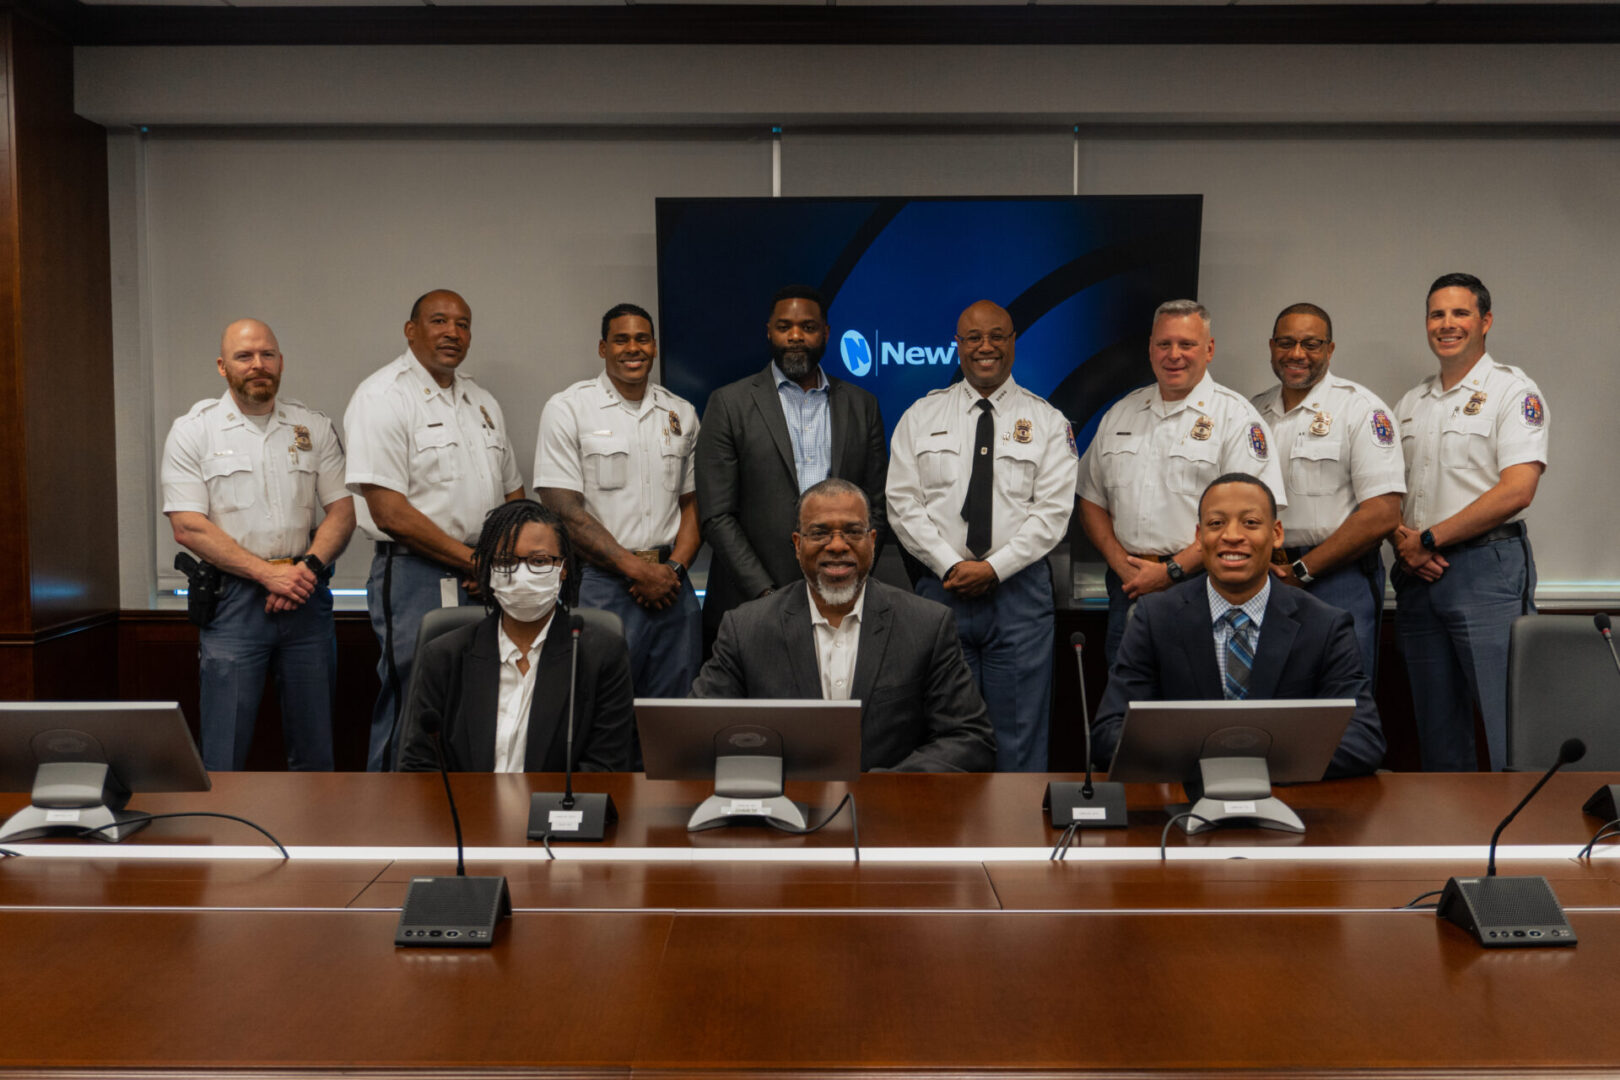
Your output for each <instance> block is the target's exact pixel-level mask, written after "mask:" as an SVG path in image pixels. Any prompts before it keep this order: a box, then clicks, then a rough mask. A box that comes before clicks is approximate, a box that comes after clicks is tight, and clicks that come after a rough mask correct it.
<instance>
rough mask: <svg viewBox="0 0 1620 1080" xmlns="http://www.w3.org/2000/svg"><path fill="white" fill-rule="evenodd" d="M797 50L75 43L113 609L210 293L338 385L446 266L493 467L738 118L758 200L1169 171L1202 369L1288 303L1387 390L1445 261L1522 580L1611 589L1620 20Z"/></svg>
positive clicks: (147, 528)
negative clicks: (89, 166)
mask: <svg viewBox="0 0 1620 1080" xmlns="http://www.w3.org/2000/svg"><path fill="white" fill-rule="evenodd" d="M812 52H813V54H814V55H813V59H810V60H807V59H806V57H805V55H804V54H803V51H801V50H774V49H758V48H748V49H725V48H721V47H713V48H699V47H688V48H629V49H610V48H606V47H596V46H589V47H578V48H572V49H553V48H544V47H534V48H529V47H487V48H466V49H460V48H441V49H436V50H431V52H428V51H424V50H421V49H411V48H370V49H367V48H327V47H318V48H317V47H310V48H237V49H230V48H193V49H157V48H154V49H81V50H79V53H78V57H77V61H78V108H79V111H80V112H81V113H84V114H85V115H87V116H89V117H90V118H92V119H96V120H99V121H101V122H103V123H107V124H109V125H110V126H111V127H112V129H113V133H112V135H111V136H110V145H111V151H112V170H111V171H112V179H111V191H110V193H109V195H110V200H111V207H112V220H113V229H114V252H113V255H114V290H115V308H114V323H115V334H116V338H117V349H118V352H117V365H118V374H117V379H118V385H117V387H116V388H115V389H116V391H117V398H118V401H119V413H118V425H119V427H118V437H119V444H120V448H121V451H122V452H121V455H120V462H121V464H120V476H119V482H120V483H119V490H120V508H119V509H120V525H121V533H122V536H123V541H124V546H123V549H122V553H121V557H122V564H121V565H122V583H123V603H124V605H125V606H127V607H146V606H149V605H150V604H151V603H152V602H153V597H154V594H155V590H156V589H157V588H158V587H159V585H160V580H159V578H158V576H157V575H156V573H155V572H154V569H155V568H156V567H158V566H166V565H167V564H168V562H169V559H170V555H171V552H172V550H173V543H172V540H170V539H169V538H168V535H167V530H166V529H165V528H163V527H162V526H161V525H160V524H159V523H158V515H157V510H156V501H157V500H156V494H155V477H156V458H157V454H158V453H159V452H160V450H161V445H162V439H163V435H164V433H165V432H166V431H167V428H168V425H169V423H170V421H171V420H172V419H173V418H174V417H175V416H176V415H178V414H179V413H180V412H183V411H184V409H185V408H186V407H187V406H189V404H190V403H191V402H192V401H195V400H197V399H198V398H201V397H205V396H208V397H212V396H217V394H218V393H219V392H220V391H221V390H222V389H223V387H222V385H221V380H220V379H219V377H218V375H217V374H216V373H215V372H214V371H213V365H212V360H213V357H214V355H215V354H216V352H217V336H218V332H219V328H220V327H221V325H222V324H223V323H224V322H225V321H227V320H228V319H230V318H232V317H235V316H237V315H241V314H248V313H251V314H255V315H257V316H259V317H261V318H265V319H266V320H268V321H269V322H270V323H271V324H272V325H273V326H275V327H276V328H277V330H278V332H279V334H280V337H281V342H282V346H283V349H284V351H285V352H286V354H287V358H288V361H287V362H288V367H287V372H286V374H285V377H284V383H283V385H284V393H286V394H287V395H289V396H292V397H297V398H299V399H301V400H304V401H305V402H306V403H308V404H310V405H313V406H315V407H318V408H322V409H324V410H326V411H327V412H328V413H331V414H333V415H334V416H340V415H341V413H342V411H343V407H344V404H345V403H346V401H347V398H348V394H349V391H350V390H351V389H352V388H353V386H354V384H355V383H356V382H358V381H359V379H360V378H362V377H363V376H364V375H365V374H366V373H367V372H368V371H370V370H372V369H373V368H375V367H377V366H378V365H380V364H382V363H384V362H386V361H387V360H389V359H391V358H392V357H394V356H395V355H397V354H398V353H399V352H400V351H401V350H402V348H403V343H402V338H401V332H400V327H401V324H402V322H403V321H404V317H405V314H406V306H407V305H408V303H409V301H410V300H411V299H412V298H413V297H414V296H415V295H417V294H418V293H420V292H422V291H424V290H425V289H427V288H430V287H434V286H438V285H441V284H447V285H450V286H452V287H455V288H458V289H461V290H462V291H463V292H464V293H465V294H466V295H467V296H468V299H469V300H470V302H471V303H472V305H473V309H474V316H475V335H474V344H473V351H472V355H471V359H470V361H469V364H470V366H471V370H473V371H474V372H475V374H476V375H477V376H478V377H479V379H480V380H481V381H482V382H484V383H485V384H486V385H487V386H489V387H490V388H491V389H492V390H493V391H494V392H495V393H496V394H497V395H498V396H499V397H500V399H501V400H502V402H503V404H504V405H505V408H506V411H507V415H508V420H509V423H510V425H511V427H512V430H513V435H514V440H515V442H516V444H517V446H518V447H519V457H520V462H521V464H522V466H523V471H524V474H525V479H528V476H529V471H530V468H531V466H532V452H533V449H532V448H533V445H534V435H535V424H536V421H537V418H538V414H539V410H540V407H541V406H542V405H543V403H544V401H545V399H546V398H547V397H548V396H549V395H550V394H552V393H554V392H556V391H557V390H559V389H561V388H562V387H564V386H566V385H567V384H568V383H570V382H572V381H574V380H575V379H578V378H583V377H587V376H589V375H591V374H593V373H594V372H595V371H596V370H597V369H598V365H599V362H598V361H597V360H596V357H595V349H594V344H595V340H596V337H597V333H596V327H595V326H594V325H593V324H594V320H595V318H596V316H597V315H598V314H599V313H600V311H601V310H603V309H604V308H605V307H607V306H608V305H609V304H611V303H613V302H614V301H617V300H620V299H635V300H640V301H642V302H647V303H649V304H650V303H651V301H652V300H653V299H654V296H655V293H654V248H653V240H654V238H653V199H654V198H655V197H656V196H659V195H728V194H731V195H761V194H768V193H769V192H770V190H771V163H772V158H771V155H772V148H771V144H770V140H769V136H768V131H769V125H770V123H773V122H781V123H784V124H785V125H786V127H787V132H786V134H785V135H784V137H783V140H782V146H781V168H782V193H783V194H785V195H854V194H875V193H884V194H1011V195H1021V194H1062V193H1066V192H1069V191H1071V190H1074V189H1075V188H1076V181H1078V183H1077V188H1078V190H1079V191H1080V192H1081V193H1083V194H1120V193H1158V192H1176V193H1181V192H1201V193H1203V194H1204V196H1205V203H1204V214H1205V218H1204V242H1203V253H1202V255H1203V258H1202V264H1203V265H1202V272H1201V279H1202V282H1203V288H1202V294H1203V295H1202V296H1201V299H1203V300H1204V301H1205V302H1206V303H1208V304H1209V305H1210V306H1211V307H1212V308H1213V310H1214V312H1215V316H1216V323H1215V336H1216V342H1217V346H1216V367H1215V373H1216V376H1217V377H1218V378H1220V379H1222V380H1223V381H1225V382H1227V383H1229V384H1231V385H1233V386H1235V387H1238V388H1239V389H1242V390H1244V391H1246V392H1253V391H1256V390H1259V389H1261V388H1262V387H1263V386H1265V385H1266V384H1267V382H1268V380H1269V373H1268V371H1267V369H1266V365H1265V350H1264V339H1265V337H1266V335H1267V333H1268V331H1269V329H1270V319H1271V317H1272V315H1273V314H1274V313H1275V311H1276V310H1277V309H1278V308H1279V307H1281V306H1282V305H1284V304H1286V303H1289V302H1292V301H1294V300H1299V299H1311V300H1314V301H1316V302H1319V303H1321V304H1323V305H1324V306H1326V307H1327V308H1328V309H1329V310H1330V311H1331V312H1332V313H1333V315H1334V319H1335V329H1336V332H1337V333H1336V336H1337V338H1338V341H1339V343H1340V344H1339V349H1338V352H1337V354H1336V356H1335V367H1336V369H1337V370H1340V371H1341V372H1342V373H1344V374H1346V375H1348V376H1350V377H1352V378H1356V379H1359V380H1360V381H1363V382H1365V383H1367V384H1368V385H1370V386H1371V387H1373V388H1374V389H1375V390H1376V391H1378V392H1379V393H1380V394H1382V395H1384V396H1385V397H1386V398H1387V399H1388V400H1389V401H1390V403H1391V404H1393V403H1394V400H1395V399H1396V398H1397V397H1399V395H1400V394H1401V393H1402V392H1403V391H1404V390H1405V389H1406V388H1407V387H1408V386H1410V385H1411V384H1412V383H1414V382H1416V381H1417V380H1418V379H1419V378H1421V377H1422V376H1423V375H1424V374H1426V373H1427V372H1428V371H1429V369H1430V366H1431V364H1432V360H1431V358H1430V357H1429V355H1428V352H1427V350H1426V348H1425V346H1424V341H1423V324H1422V300H1423V295H1422V293H1423V289H1424V287H1425V286H1426V285H1427V283H1428V282H1429V280H1430V279H1431V278H1433V277H1434V276H1435V275H1436V274H1438V273H1440V272H1443V271H1446V270H1452V269H1468V270H1471V271H1473V272H1475V273H1478V274H1479V275H1480V276H1481V277H1483V278H1484V279H1485V280H1486V281H1487V282H1488V283H1489V284H1490V285H1491V287H1492V290H1493V292H1494V293H1495V294H1496V298H1497V312H1498V315H1497V323H1496V330H1495V332H1493V334H1492V335H1491V345H1492V351H1493V353H1494V354H1495V355H1496V356H1498V357H1499V358H1500V359H1502V360H1504V361H1506V362H1509V363H1515V364H1520V365H1522V366H1523V367H1525V368H1526V369H1527V370H1528V371H1529V372H1530V373H1531V374H1532V376H1533V377H1535V378H1536V379H1538V380H1539V382H1540V383H1541V386H1542V389H1543V390H1544V392H1545V394H1546V397H1547V399H1548V401H1549V403H1550V411H1551V416H1552V422H1553V425H1554V435H1553V441H1552V446H1553V457H1554V460H1553V465H1552V468H1551V469H1550V470H1549V472H1548V474H1547V476H1546V478H1545V480H1544V481H1543V486H1542V491H1541V494H1540V496H1539V497H1538V500H1537V503H1536V506H1535V508H1534V510H1533V511H1532V516H1531V521H1532V527H1533V530H1534V535H1535V542H1536V550H1537V555H1538V560H1539V562H1540V567H1541V576H1542V590H1541V595H1542V597H1543V599H1544V600H1554V599H1557V598H1559V597H1584V598H1590V599H1598V598H1606V597H1612V596H1620V552H1616V551H1615V550H1614V548H1613V546H1612V545H1608V544H1604V543H1599V542H1598V538H1599V537H1602V538H1604V539H1606V538H1607V537H1608V535H1609V534H1610V533H1611V532H1612V531H1613V524H1614V513H1613V511H1612V509H1611V508H1612V507H1613V506H1614V505H1615V494H1616V492H1617V489H1620V482H1617V481H1616V479H1615V478H1614V476H1613V473H1612V470H1611V469H1610V468H1609V466H1608V461H1607V459H1608V457H1609V456H1610V455H1608V454H1607V453H1606V452H1605V451H1606V450H1607V447H1608V445H1609V443H1610V442H1611V441H1612V436H1611V435H1610V434H1609V432H1610V431H1612V418H1611V417H1612V414H1613V413H1614V412H1615V411H1616V403H1620V370H1617V366H1616V365H1615V364H1613V363H1612V362H1610V360H1609V358H1608V357H1607V356H1604V355H1601V353H1600V352H1599V350H1601V348H1602V345H1601V343H1600V344H1599V345H1598V349H1594V348H1593V347H1592V344H1590V343H1589V341H1588V337H1589V334H1587V333H1583V332H1582V330H1584V328H1583V327H1579V325H1578V322H1577V320H1578V319H1579V318H1580V316H1581V315H1583V314H1587V313H1602V312H1606V311H1607V309H1608V307H1609V306H1610V305H1609V304H1607V303H1606V301H1607V300H1608V298H1609V295H1610V294H1611V293H1612V291H1613V285H1614V282H1615V274H1614V273H1613V272H1612V270H1610V260H1609V258H1607V257H1608V256H1610V253H1612V252H1613V251H1615V250H1620V214H1617V213H1616V211H1615V207H1614V193H1615V191H1616V190H1620V141H1617V139H1616V130H1617V129H1616V128H1615V127H1614V126H1613V125H1615V124H1616V123H1617V122H1620V48H1615V47H1611V46H1558V47H1534V46H1523V47H1518V46H1514V47H1491V48H1478V47H1457V46H1434V47H1427V46H1404V47H1398V48H1367V47H1353V46H1334V47H1326V48H1322V47H1316V48H1312V49H1311V50H1309V53H1310V57H1309V59H1308V60H1307V59H1304V58H1302V56H1301V53H1302V50H1297V49H1268V48H1263V47H1223V48H1209V49H1196V48H1183V47H1174V48H1165V49H1147V48H1138V47H1121V48H1113V49H1107V48H1086V47H1074V48H1070V47H1062V48H1047V49H1043V48H996V49H978V50H964V49H957V48H954V47H916V48H864V49H863V48H859V47H839V48H821V49H816V50H812ZM429 60H431V61H432V63H428V62H427V61H429ZM783 61H788V62H790V63H791V65H792V70H795V71H796V72H797V75H796V76H795V77H793V78H782V77H781V75H780V71H779V70H778V68H777V67H776V65H777V64H778V63H781V62H783ZM806 73H810V74H813V80H814V89H813V92H809V93H807V92H806V91H805V90H804V89H802V87H803V85H804V83H805V75H806ZM1167 73H1169V74H1167ZM1172 74H1173V77H1170V75H1172ZM632 124H634V125H635V126H630V125H632ZM1075 124H1079V125H1080V130H1079V135H1078V139H1077V138H1076V136H1075V135H1074V134H1072V128H1073V125H1075ZM132 125H144V126H145V127H146V128H147V129H148V130H146V131H144V132H143V131H141V130H139V129H138V128H136V127H134V126H132ZM199 125H209V126H207V127H202V126H199ZM361 125H368V126H361ZM378 125H381V126H378ZM512 125H522V126H512ZM964 257H965V258H967V257H978V258H984V257H993V253H986V252H977V253H965V254H964ZM741 317H749V316H748V313H743V315H742V316H741ZM1554 353H1560V354H1565V355H1559V356H1557V358H1556V359H1555V358H1554V356H1553V355H1552V354H1554ZM1582 354H1591V355H1582ZM1146 378H1147V372H1146V365H1145V362H1144V380H1145V379H1146ZM699 405H700V406H701V403H699ZM1588 442H1591V443H1595V444H1596V445H1590V446H1589V445H1588ZM364 562H365V560H364V558H357V557H355V556H350V557H349V558H348V559H347V560H345V563H344V572H343V580H344V581H347V582H349V583H353V582H356V581H358V580H360V578H361V577H362V576H363V564H364ZM161 584H162V585H163V586H165V587H166V586H168V585H169V584H170V582H168V581H167V580H164V581H162V582H161Z"/></svg>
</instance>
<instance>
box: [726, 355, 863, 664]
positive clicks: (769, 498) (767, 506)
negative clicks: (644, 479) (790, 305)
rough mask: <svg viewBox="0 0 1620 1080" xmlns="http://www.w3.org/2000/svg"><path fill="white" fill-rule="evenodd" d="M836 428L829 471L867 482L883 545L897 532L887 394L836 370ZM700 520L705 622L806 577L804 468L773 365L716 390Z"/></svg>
mask: <svg viewBox="0 0 1620 1080" xmlns="http://www.w3.org/2000/svg"><path fill="white" fill-rule="evenodd" d="M827 383H828V386H827V405H828V409H829V411H830V412H831V416H830V417H829V419H830V421H831V424H830V427H831V430H832V457H831V470H830V472H829V474H828V475H830V476H836V477H839V478H841V479H844V480H848V481H850V482H851V483H854V484H858V485H860V487H861V488H862V489H863V490H865V492H866V495H867V498H869V499H870V500H871V502H872V525H873V527H874V528H877V529H878V530H880V531H879V533H878V543H879V544H881V543H882V542H883V537H884V533H885V532H886V531H887V530H886V529H885V525H886V524H887V523H886V521H885V520H884V501H883V500H884V496H883V488H884V484H885V482H886V481H887V478H888V474H889V445H888V438H887V436H886V435H885V433H884V430H883V413H882V412H881V411H880V410H879V408H878V402H877V398H875V397H873V396H872V395H871V394H869V393H867V392H866V391H865V390H862V389H861V388H860V387H858V386H852V385H850V384H849V383H846V382H841V381H839V380H838V379H834V378H833V377H831V376H830V375H829V376H828V377H827ZM697 501H698V519H699V521H700V522H701V524H702V528H703V539H705V540H707V541H708V543H709V546H710V547H711V548H713V549H714V561H713V563H712V564H711V566H710V568H709V585H708V590H709V591H708V594H707V595H706V596H705V597H704V600H703V625H704V626H705V627H706V628H707V629H708V631H709V632H710V633H711V634H712V633H713V632H714V629H715V627H716V626H718V625H719V622H720V617H721V616H722V615H724V614H725V613H726V612H728V611H730V610H731V609H732V608H734V607H736V606H737V605H738V604H740V603H742V602H743V601H745V600H752V599H754V598H755V597H757V596H758V595H759V594H760V593H762V592H764V591H765V590H766V589H775V588H780V587H781V586H783V585H787V584H789V583H791V582H795V581H801V580H803V575H802V573H801V572H800V570H799V562H798V559H796V558H795V557H794V554H793V539H792V537H793V528H794V526H795V525H796V524H797V522H795V521H794V519H793V510H794V507H795V506H796V505H797V503H798V501H799V474H798V470H797V469H796V468H795V466H794V464H793V443H792V442H791V441H790V440H789V439H788V430H787V421H786V420H785V419H784V418H783V416H782V401H781V399H780V398H779V397H777V395H776V384H775V383H774V382H773V381H772V379H771V366H770V364H766V365H765V367H764V369H763V370H762V371H760V372H759V373H758V374H755V375H750V376H749V377H748V378H746V379H739V380H737V381H736V382H734V383H731V384H730V385H728V386H722V387H721V388H720V389H718V390H716V391H715V392H714V393H713V394H711V395H710V396H709V404H708V407H707V408H706V409H705V410H704V411H703V423H702V425H701V426H700V427H699V428H698V439H697Z"/></svg>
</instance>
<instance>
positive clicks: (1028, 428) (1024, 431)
mask: <svg viewBox="0 0 1620 1080" xmlns="http://www.w3.org/2000/svg"><path fill="white" fill-rule="evenodd" d="M1034 437H1035V426H1034V425H1033V424H1031V423H1030V422H1029V421H1028V420H1018V421H1016V422H1014V424H1013V438H1014V439H1015V440H1016V441H1018V442H1021V443H1027V442H1029V441H1030V440H1031V439H1033V438H1034Z"/></svg>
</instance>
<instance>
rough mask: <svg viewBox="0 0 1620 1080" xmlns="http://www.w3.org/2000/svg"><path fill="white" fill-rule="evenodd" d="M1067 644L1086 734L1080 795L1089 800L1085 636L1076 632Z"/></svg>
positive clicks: (1089, 775)
mask: <svg viewBox="0 0 1620 1080" xmlns="http://www.w3.org/2000/svg"><path fill="white" fill-rule="evenodd" d="M1069 644H1070V645H1072V646H1073V647H1074V667H1075V671H1076V673H1077V674H1078V675H1079V676H1080V726H1081V730H1083V731H1084V732H1085V733H1086V783H1085V786H1084V787H1082V788H1081V789H1080V793H1081V794H1082V795H1084V796H1085V797H1086V798H1088V799H1089V798H1091V795H1092V791H1093V790H1094V789H1093V788H1092V784H1091V712H1090V706H1089V705H1087V704H1086V665H1085V661H1084V660H1083V658H1082V657H1081V652H1082V650H1084V649H1085V647H1086V635H1084V634H1082V633H1081V632H1080V631H1078V630H1076V631H1075V632H1074V633H1072V634H1070V635H1069Z"/></svg>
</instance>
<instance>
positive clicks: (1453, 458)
mask: <svg viewBox="0 0 1620 1080" xmlns="http://www.w3.org/2000/svg"><path fill="white" fill-rule="evenodd" d="M1494 429H1495V420H1494V419H1493V418H1492V417H1489V416H1469V415H1467V414H1466V413H1458V414H1457V415H1455V416H1450V417H1447V418H1446V421H1445V423H1444V424H1442V425H1441V427H1440V464H1441V466H1442V467H1444V468H1447V469H1489V468H1491V467H1492V466H1493V465H1494V464H1495V459H1496V452H1495V450H1494V448H1493V440H1492V439H1491V435H1492V434H1493V432H1494Z"/></svg>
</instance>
